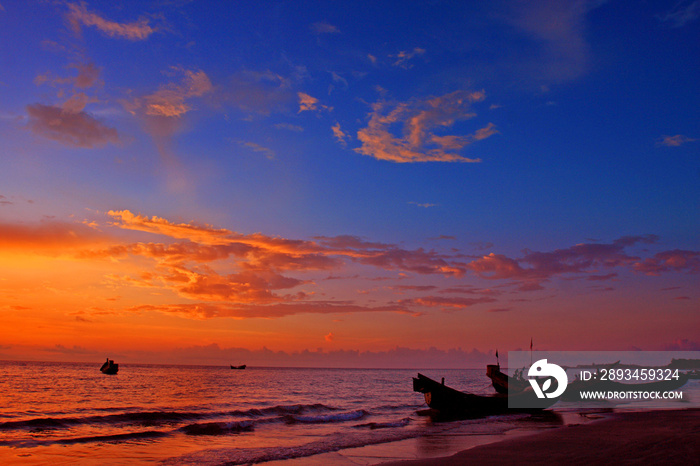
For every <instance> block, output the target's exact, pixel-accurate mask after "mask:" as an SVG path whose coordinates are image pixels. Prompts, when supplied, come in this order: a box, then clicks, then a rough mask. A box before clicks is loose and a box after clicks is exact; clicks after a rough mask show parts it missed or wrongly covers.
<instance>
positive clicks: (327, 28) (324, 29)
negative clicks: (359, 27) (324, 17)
mask: <svg viewBox="0 0 700 466" xmlns="http://www.w3.org/2000/svg"><path fill="white" fill-rule="evenodd" d="M310 28H311V32H313V33H314V34H340V29H338V28H337V27H335V26H333V25H332V24H330V23H328V22H327V21H319V22H316V23H313V24H312V25H311V26H310Z"/></svg>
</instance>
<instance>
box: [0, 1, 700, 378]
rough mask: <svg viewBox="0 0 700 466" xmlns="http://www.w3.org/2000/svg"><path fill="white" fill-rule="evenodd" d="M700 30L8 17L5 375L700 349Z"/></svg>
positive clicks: (692, 25)
mask: <svg viewBox="0 0 700 466" xmlns="http://www.w3.org/2000/svg"><path fill="white" fill-rule="evenodd" d="M697 5H698V2H680V3H678V4H677V5H675V6H670V5H669V4H668V3H667V2H650V3H647V4H644V5H639V4H638V3H636V2H612V1H610V2H605V1H603V2H600V1H598V2H593V1H583V0H572V1H567V2H537V3H536V4H528V3H523V2H511V1H503V2H495V3H493V4H489V6H486V5H478V4H472V3H469V2H467V3H464V2H438V3H436V4H432V3H431V4H427V3H424V2H408V3H406V2H378V3H376V4H372V5H371V6H370V5H364V6H362V7H359V6H354V7H353V6H351V5H349V6H348V5H346V6H344V7H343V8H341V6H340V5H336V4H326V3H325V2H312V3H304V4H303V6H302V5H297V4H285V3H276V2H260V3H253V2H235V3H234V2H230V3H229V2H221V3H220V2H211V3H210V2H163V3H162V4H161V3H153V4H150V3H144V2H133V3H131V2H126V3H123V4H122V3H121V2H117V3H114V4H112V3H110V4H107V3H96V2H72V1H59V2H50V3H49V2H40V1H29V2H20V1H8V0H0V21H1V22H2V24H3V25H4V26H3V28H2V32H0V35H1V37H2V43H1V44H2V45H0V50H2V56H3V59H2V62H3V66H2V67H0V95H1V96H2V99H0V101H1V103H0V140H2V141H3V143H2V144H1V145H0V154H1V157H2V160H3V162H4V163H3V170H1V171H0V359H13V360H24V359H28V360H34V359H42V360H49V361H54V360H61V361H92V360H95V361H96V362H100V361H103V360H104V357H105V355H109V356H110V358H112V359H118V362H122V363H125V362H126V363H129V362H132V363H138V362H149V363H150V362H152V363H181V364H227V363H228V362H229V361H230V362H231V363H240V364H242V363H247V364H253V365H255V364H258V365H290V366H294V365H331V366H332V365H335V366H361V365H376V366H383V365H384V366H389V367H392V366H393V367H404V366H408V365H410V361H411V360H413V361H416V363H417V365H419V364H437V365H442V366H450V365H451V366H452V367H463V366H465V365H466V366H469V365H470V364H480V363H481V361H482V360H484V359H485V358H491V357H492V355H493V352H494V351H495V350H496V349H498V350H499V352H500V353H501V354H505V353H506V352H507V351H509V350H516V349H523V348H526V347H527V346H528V345H529V342H530V339H531V338H533V339H534V341H535V344H536V349H541V350H562V351H564V350H567V351H570V350H632V349H641V350H700V336H699V335H700V317H699V316H700V309H699V307H698V304H699V302H700V286H698V284H699V283H700V282H699V280H698V277H699V274H700V215H698V212H699V211H700V209H698V207H699V204H698V202H699V200H700V158H698V155H699V153H700V152H699V149H700V126H699V125H698V123H699V122H700V118H699V117H700V114H699V112H698V109H700V93H698V91H697V83H698V81H699V78H700V64H699V63H698V60H697V57H698V56H700V50H699V49H700V42H699V41H698V40H697V38H698V32H699V31H698V28H699V27H700V21H698V14H699V13H700V10H699V9H698V7H697ZM235 357H240V358H247V359H246V360H240V361H236V360H231V358H235ZM363 358H364V359H363Z"/></svg>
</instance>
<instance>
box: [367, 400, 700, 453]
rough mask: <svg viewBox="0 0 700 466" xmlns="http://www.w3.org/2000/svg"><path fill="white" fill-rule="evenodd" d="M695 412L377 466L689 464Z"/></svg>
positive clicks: (695, 439) (699, 428) (699, 438)
mask: <svg viewBox="0 0 700 466" xmlns="http://www.w3.org/2000/svg"><path fill="white" fill-rule="evenodd" d="M699 457H700V409H698V408H692V409H684V410H658V411H640V412H617V413H613V414H612V415H610V416H609V417H608V416H606V417H605V418H604V419H599V420H594V421H591V422H587V423H584V424H574V425H568V426H562V427H557V428H554V429H547V430H544V431H540V432H537V431H533V432H532V433H531V434H526V435H517V436H515V437H513V438H507V439H503V440H501V441H497V442H493V443H488V444H485V445H478V446H474V447H472V448H468V449H465V450H462V451H460V452H459V453H456V454H454V455H452V456H444V457H435V458H427V459H411V460H400V461H389V462H381V463H377V464H381V465H382V466H438V465H439V466H442V465H447V466H449V465H454V466H457V465H463V464H515V463H519V464H560V463H564V462H566V463H568V464H631V463H634V464H665V465H668V464H679V465H680V464H695V462H697V459H698V458H699Z"/></svg>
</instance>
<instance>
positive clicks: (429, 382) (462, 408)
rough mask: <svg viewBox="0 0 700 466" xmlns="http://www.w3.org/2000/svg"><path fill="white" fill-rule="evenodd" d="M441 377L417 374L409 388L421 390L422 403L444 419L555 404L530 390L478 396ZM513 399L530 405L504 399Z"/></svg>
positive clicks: (475, 416)
mask: <svg viewBox="0 0 700 466" xmlns="http://www.w3.org/2000/svg"><path fill="white" fill-rule="evenodd" d="M444 382H445V379H442V383H441V382H436V381H435V380H433V379H431V378H429V377H426V376H424V375H423V374H418V377H414V378H413V391H415V392H419V393H423V395H424V396H425V402H426V404H427V405H428V406H429V407H430V409H431V410H434V411H436V412H437V414H438V415H440V416H442V417H447V418H460V419H465V418H477V417H484V416H491V415H494V414H504V413H508V412H511V411H512V412H532V411H541V410H542V409H545V408H548V407H550V406H552V405H553V404H554V403H556V401H557V400H556V399H549V398H545V399H538V398H537V397H536V396H535V394H534V392H533V391H532V390H525V391H522V392H521V393H519V394H516V395H511V396H510V397H509V396H506V395H503V394H496V395H492V396H481V395H475V394H473V393H465V392H460V391H459V390H455V389H454V388H450V387H448V386H446V385H445V383H444ZM514 398H517V400H518V401H520V402H521V403H520V404H521V405H523V403H525V404H526V405H527V406H533V408H519V409H512V408H508V401H509V399H510V400H513V399H514Z"/></svg>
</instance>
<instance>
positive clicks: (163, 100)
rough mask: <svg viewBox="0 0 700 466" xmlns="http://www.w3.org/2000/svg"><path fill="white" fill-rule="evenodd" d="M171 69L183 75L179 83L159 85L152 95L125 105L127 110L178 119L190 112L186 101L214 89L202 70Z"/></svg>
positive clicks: (190, 108)
mask: <svg viewBox="0 0 700 466" xmlns="http://www.w3.org/2000/svg"><path fill="white" fill-rule="evenodd" d="M173 69H174V70H175V72H177V73H182V74H183V78H182V80H181V81H180V83H168V84H164V85H161V86H160V87H159V89H158V90H157V91H156V92H154V93H153V94H150V95H147V96H145V97H143V98H142V99H137V100H135V101H134V102H131V103H127V109H129V110H130V111H132V113H133V112H135V110H137V109H140V110H141V111H142V112H143V113H144V114H145V115H147V116H152V117H167V118H172V117H180V116H182V115H184V114H185V113H187V112H189V111H190V110H192V107H190V105H189V104H187V102H186V101H187V100H188V99H190V98H192V97H201V96H203V95H204V94H206V93H208V92H211V91H212V90H213V89H214V87H213V85H212V83H211V81H210V80H209V77H208V76H207V74H206V73H205V72H204V71H202V70H199V71H192V70H185V69H180V68H173Z"/></svg>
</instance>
